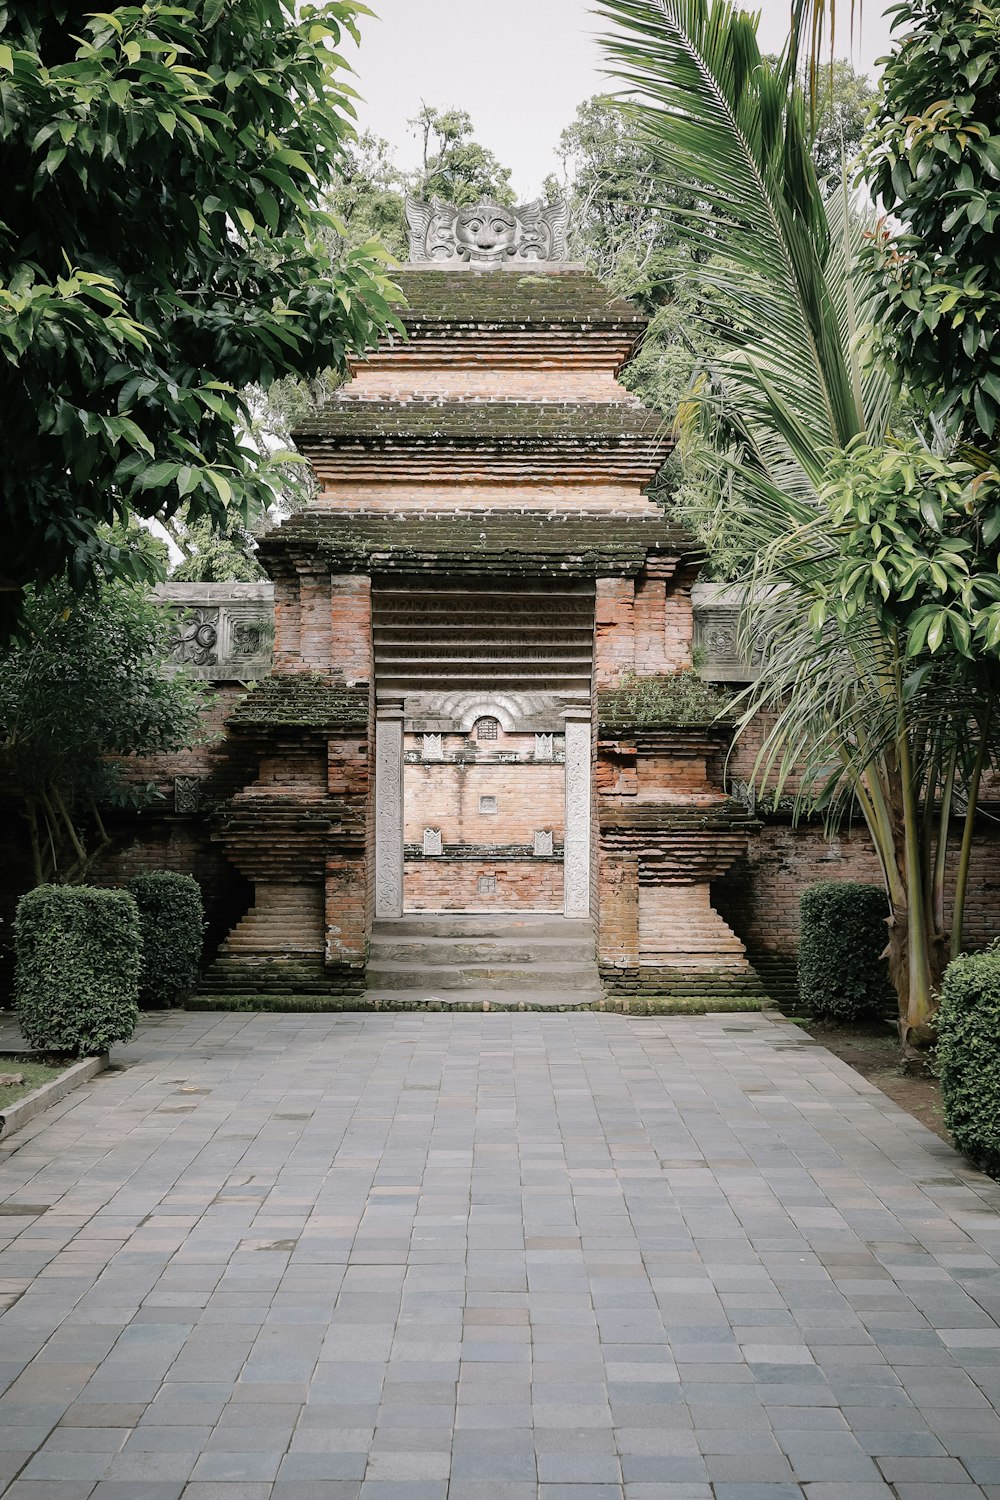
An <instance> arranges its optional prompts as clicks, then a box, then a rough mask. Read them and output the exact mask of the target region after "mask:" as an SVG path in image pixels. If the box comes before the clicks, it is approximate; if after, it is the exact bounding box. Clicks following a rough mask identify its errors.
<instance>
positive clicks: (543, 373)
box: [343, 359, 628, 402]
mask: <svg viewBox="0 0 1000 1500" xmlns="http://www.w3.org/2000/svg"><path fill="white" fill-rule="evenodd" d="M343 394H344V395H348V396H350V397H351V398H354V397H357V398H358V399H359V400H366V401H374V400H380V401H408V400H410V399H411V398H412V397H414V396H444V397H447V399H448V400H449V401H462V400H466V399H468V400H472V401H477V400H478V401H482V400H484V399H489V398H491V397H492V399H493V400H495V401H608V402H610V401H622V400H627V399H628V397H627V394H626V392H625V391H624V390H623V388H622V387H621V386H620V385H619V384H618V382H617V380H616V379H615V375H614V370H613V369H611V368H605V369H600V368H594V367H593V366H591V367H589V368H577V369H574V368H572V366H571V365H570V364H569V363H568V362H566V361H562V360H561V361H560V362H559V364H558V365H557V366H554V365H553V364H552V363H548V364H544V363H542V362H540V361H539V362H538V363H536V364H535V365H534V367H531V366H529V367H527V368H526V367H525V366H524V365H515V364H513V363H512V362H511V363H508V364H506V365H505V364H502V363H499V362H493V361H491V362H489V363H487V362H485V361H484V362H481V363H479V364H478V365H475V366H469V365H462V364H458V363H447V364H440V365H435V364H431V363H424V362H421V361H418V360H416V359H410V360H406V361H405V363H404V362H402V361H401V362H400V364H399V365H398V366H396V367H395V368H393V366H392V364H391V363H390V362H388V361H386V362H385V363H384V364H381V365H378V366H376V367H374V368H373V367H372V366H370V365H369V366H366V365H363V364H359V365H358V366H357V367H356V373H355V377H354V379H353V380H352V381H351V384H350V386H349V387H348V388H347V390H346V391H345V392H344V393H343Z"/></svg>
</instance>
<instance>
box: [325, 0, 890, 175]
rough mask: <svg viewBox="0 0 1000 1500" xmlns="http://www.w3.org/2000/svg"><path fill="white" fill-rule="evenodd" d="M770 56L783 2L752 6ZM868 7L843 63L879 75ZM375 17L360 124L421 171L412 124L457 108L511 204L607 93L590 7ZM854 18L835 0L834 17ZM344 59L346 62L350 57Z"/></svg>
mask: <svg viewBox="0 0 1000 1500" xmlns="http://www.w3.org/2000/svg"><path fill="white" fill-rule="evenodd" d="M759 3H760V5H761V10H762V20H761V27H760V37H761V42H762V45H763V48H764V50H765V51H773V52H777V51H779V50H780V48H781V46H782V43H783V42H784V39H785V36H786V35H787V30H788V20H787V18H788V0H759ZM882 3H889V0H868V5H867V6H865V7H864V9H863V13H862V16H861V19H860V22H857V21H856V22H855V32H854V41H853V45H852V44H851V41H850V32H849V30H848V29H847V28H846V27H845V31H844V36H843V39H842V43H841V45H839V46H838V48H837V53H838V56H850V58H851V61H852V62H853V63H854V66H855V67H857V68H860V69H862V70H863V71H865V72H873V71H874V62H875V59H876V58H877V57H881V56H882V55H884V54H885V53H886V52H887V51H888V50H889V29H888V24H887V23H886V21H885V19H884V18H883V16H882V15H881V13H880V12H881V4H882ZM368 4H369V5H370V7H371V9H372V10H374V11H376V12H377V14H378V17H379V19H378V20H365V19H363V20H362V27H363V30H362V45H361V49H360V51H359V52H358V53H356V54H355V58H356V69H357V75H358V76H357V79H356V80H355V87H356V88H357V89H358V91H359V93H361V95H362V96H363V101H364V102H363V103H362V104H361V106H360V108H359V122H360V124H361V125H362V126H363V127H365V128H368V129H371V130H373V131H374V132H375V133H376V135H381V136H384V137H385V138H386V140H388V141H389V143H390V145H391V146H392V147H393V154H394V156H395V158H396V160H397V161H398V162H399V164H400V166H403V167H406V168H411V167H414V166H416V165H417V164H418V161H419V151H418V146H417V141H416V137H415V136H414V135H413V133H412V131H411V130H410V129H409V127H408V125H407V120H408V119H412V117H413V116H414V115H415V114H416V113H417V111H418V109H419V108H420V105H421V102H422V101H423V102H425V103H427V104H430V105H433V106H434V107H436V108H439V109H464V110H467V111H468V113H469V114H470V115H471V116H472V120H473V124H474V126H475V130H476V138H477V139H478V140H480V141H481V142H482V143H483V145H485V146H489V147H490V149H491V150H492V151H494V152H495V153H496V155H497V156H498V157H499V159H500V161H501V162H502V163H503V164H504V165H505V166H508V167H511V168H512V169H513V174H514V175H513V185H514V188H515V190H516V192H517V196H518V200H519V201H521V202H524V201H527V200H528V199H530V198H532V197H534V196H535V195H536V193H537V192H538V190H539V188H540V187H541V185H542V182H543V181H544V179H545V176H546V174H547V173H549V172H551V171H554V170H555V169H556V167H557V159H556V156H555V148H556V145H557V143H558V140H559V134H560V132H561V131H562V130H563V128H564V127H565V126H566V125H568V124H569V122H570V120H571V119H572V118H573V115H574V113H575V112H576V106H577V105H578V104H579V103H580V102H581V100H583V99H586V98H587V97H588V96H589V95H591V94H596V93H599V92H601V91H602V90H608V88H609V84H608V82H607V81H606V80H605V79H604V78H603V77H602V74H601V67H602V55H601V52H600V49H599V47H598V44H597V41H596V37H597V35H598V33H599V32H600V30H601V26H602V23H601V21H600V18H599V17H597V16H595V15H594V13H593V10H592V4H591V0H368ZM841 11H843V12H844V13H846V12H848V11H849V5H848V3H847V0H841V4H840V5H839V6H838V12H841ZM350 55H351V54H350V53H348V56H349V57H350Z"/></svg>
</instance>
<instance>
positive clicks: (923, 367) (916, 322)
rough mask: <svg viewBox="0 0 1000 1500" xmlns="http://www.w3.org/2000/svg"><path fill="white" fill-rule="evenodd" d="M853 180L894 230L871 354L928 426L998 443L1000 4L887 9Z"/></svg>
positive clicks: (936, 0) (923, 1)
mask: <svg viewBox="0 0 1000 1500" xmlns="http://www.w3.org/2000/svg"><path fill="white" fill-rule="evenodd" d="M896 15H897V20H896V25H897V27H898V28H900V29H901V30H902V35H901V36H900V39H899V42H898V44H897V46H896V48H895V50H894V51H893V52H892V54H891V55H890V56H889V57H888V58H887V59H886V63H885V69H884V71H883V73H882V78H881V85H880V90H879V99H878V107H877V112H876V117H875V121H874V124H873V126H872V128H871V131H870V134H869V136H868V139H867V144H866V152H865V157H864V163H863V166H864V171H865V175H866V177H867V179H868V181H869V183H870V185H871V188H872V190H873V191H874V192H875V193H877V194H878V196H879V197H880V198H881V200H882V203H883V205H884V207H885V209H886V211H887V212H888V213H890V214H892V215H894V216H895V217H896V219H898V220H899V221H901V223H902V228H901V230H900V231H899V232H898V233H897V232H895V231H894V230H893V229H891V228H887V229H885V230H884V231H883V233H882V234H880V235H879V236H877V237H875V238H874V239H873V242H872V248H871V257H872V261H873V263H874V265H875V267H876V270H877V274H878V278H879V304H878V315H877V320H878V324H879V329H880V340H881V345H882V348H883V350H884V351H885V352H886V353H887V354H888V356H889V357H890V358H891V359H893V360H894V361H895V364H896V366H897V369H898V371H899V374H900V377H901V378H902V380H903V382H904V383H905V384H906V385H907V386H908V387H909V388H910V389H911V391H912V392H913V393H914V394H915V395H916V396H918V397H919V398H920V399H921V400H922V401H923V402H924V403H925V405H926V406H927V407H928V408H929V409H931V410H932V411H933V412H934V413H935V415H936V416H937V417H938V418H939V419H940V420H941V421H943V422H945V423H946V424H948V425H949V426H951V427H960V428H961V429H962V430H963V431H964V434H965V436H966V438H967V439H969V440H971V441H972V442H973V443H974V444H976V445H977V446H980V447H983V448H986V449H992V448H994V447H996V446H997V444H998V443H1000V6H998V5H997V4H995V3H994V4H990V3H987V0H913V3H912V4H907V5H906V6H905V7H903V6H897V7H896Z"/></svg>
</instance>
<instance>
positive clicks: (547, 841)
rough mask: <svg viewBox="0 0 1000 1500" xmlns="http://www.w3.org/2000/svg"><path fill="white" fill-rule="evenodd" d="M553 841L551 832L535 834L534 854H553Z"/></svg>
mask: <svg viewBox="0 0 1000 1500" xmlns="http://www.w3.org/2000/svg"><path fill="white" fill-rule="evenodd" d="M554 845H555V841H554V839H553V837H552V834H551V832H548V831H547V832H536V834H535V848H534V852H535V854H537V855H542V856H544V855H548V854H554V853H555V847H554Z"/></svg>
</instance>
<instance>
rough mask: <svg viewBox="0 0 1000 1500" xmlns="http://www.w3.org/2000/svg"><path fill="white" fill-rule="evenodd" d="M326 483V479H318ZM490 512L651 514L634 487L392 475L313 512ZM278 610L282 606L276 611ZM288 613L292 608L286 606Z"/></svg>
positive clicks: (326, 497) (342, 483)
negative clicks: (432, 479) (427, 479)
mask: <svg viewBox="0 0 1000 1500" xmlns="http://www.w3.org/2000/svg"><path fill="white" fill-rule="evenodd" d="M319 478H320V482H321V483H322V475H320V476H319ZM484 509H488V510H544V511H551V510H556V511H568V512H571V513H576V512H578V511H581V510H584V511H588V512H592V511H607V512H609V513H611V514H613V515H615V516H619V515H649V513H650V510H651V505H650V502H649V500H647V499H646V497H645V496H644V495H642V494H640V492H639V491H638V490H637V489H636V488H635V486H634V485H624V484H606V483H605V484H585V485H584V484H580V483H579V482H578V481H573V482H571V483H567V484H557V483H555V482H548V483H546V482H544V481H540V482H539V483H538V484H489V483H487V482H485V481H484V480H482V479H479V480H477V481H476V482H475V483H463V482H462V480H461V479H456V481H455V482H454V483H449V484H447V485H444V484H440V483H439V484H418V483H416V482H414V481H412V480H400V479H398V478H395V477H392V476H389V475H387V476H386V478H385V479H382V480H379V481H378V482H377V483H364V482H363V481H354V480H341V479H338V480H337V481H336V483H335V484H334V485H332V486H328V487H325V488H324V489H323V492H322V493H321V495H320V496H319V499H318V500H317V501H316V502H315V504H314V506H313V510H314V511H316V512H329V511H331V510H336V511H341V510H352V511H366V512H367V511H375V512H392V513H395V512H396V511H405V512H406V513H408V514H409V513H411V512H413V511H420V512H423V511H431V512H433V511H447V512H449V513H450V512H452V511H456V512H459V513H462V514H466V513H469V512H472V513H477V514H478V513H481V512H482V511H483V510H484ZM276 607H278V606H276ZM285 607H286V608H287V604H286V606H285Z"/></svg>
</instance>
